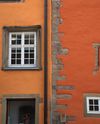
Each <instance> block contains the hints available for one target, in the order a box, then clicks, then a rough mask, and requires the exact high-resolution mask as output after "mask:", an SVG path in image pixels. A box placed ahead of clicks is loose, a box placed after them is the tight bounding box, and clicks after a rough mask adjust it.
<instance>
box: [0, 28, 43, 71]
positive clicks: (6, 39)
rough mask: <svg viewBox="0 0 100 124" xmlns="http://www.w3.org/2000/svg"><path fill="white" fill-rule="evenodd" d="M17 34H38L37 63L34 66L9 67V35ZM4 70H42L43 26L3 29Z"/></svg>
mask: <svg viewBox="0 0 100 124" xmlns="http://www.w3.org/2000/svg"><path fill="white" fill-rule="evenodd" d="M13 32H14V33H17V32H22V33H23V32H36V39H37V41H36V62H35V65H33V66H27V67H25V66H19V67H16V66H9V62H8V61H9V41H10V40H9V34H10V33H13ZM2 53H3V54H2V58H3V61H2V69H3V70H28V69H29V70H39V69H41V26H30V27H4V28H3V52H2Z"/></svg>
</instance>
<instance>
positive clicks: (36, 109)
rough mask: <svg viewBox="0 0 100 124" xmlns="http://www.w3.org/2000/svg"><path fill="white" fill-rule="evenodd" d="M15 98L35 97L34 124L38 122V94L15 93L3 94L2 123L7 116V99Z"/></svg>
mask: <svg viewBox="0 0 100 124" xmlns="http://www.w3.org/2000/svg"><path fill="white" fill-rule="evenodd" d="M9 99H10V100H11V99H12V100H17V99H21V100H23V99H35V124H38V123H39V104H40V96H39V95H38V94H29V95H28V94H27V95H26V94H19V95H18V94H17V95H4V96H3V100H2V106H3V108H2V111H3V112H2V124H6V118H7V114H6V113H7V100H9Z"/></svg>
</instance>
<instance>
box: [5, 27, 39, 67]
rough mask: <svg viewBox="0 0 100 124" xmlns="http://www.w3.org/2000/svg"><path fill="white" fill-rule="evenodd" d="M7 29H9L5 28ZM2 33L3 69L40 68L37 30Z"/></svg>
mask: <svg viewBox="0 0 100 124" xmlns="http://www.w3.org/2000/svg"><path fill="white" fill-rule="evenodd" d="M7 29H9V28H7ZM12 29H13V28H11V30H5V31H4V39H5V40H4V41H3V68H4V69H39V68H40V57H41V56H40V53H41V52H40V30H39V29H38V28H28V30H27V28H25V29H24V30H23V28H18V29H17V31H16V30H15V29H16V28H15V29H13V30H12Z"/></svg>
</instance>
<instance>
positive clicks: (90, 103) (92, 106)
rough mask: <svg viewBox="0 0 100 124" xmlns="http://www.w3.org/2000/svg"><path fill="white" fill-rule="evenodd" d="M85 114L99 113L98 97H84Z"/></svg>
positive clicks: (99, 98)
mask: <svg viewBox="0 0 100 124" xmlns="http://www.w3.org/2000/svg"><path fill="white" fill-rule="evenodd" d="M86 107H87V114H100V97H86Z"/></svg>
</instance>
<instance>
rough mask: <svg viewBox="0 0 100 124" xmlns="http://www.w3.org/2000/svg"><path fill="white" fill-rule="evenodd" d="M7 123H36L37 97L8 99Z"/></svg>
mask: <svg viewBox="0 0 100 124" xmlns="http://www.w3.org/2000/svg"><path fill="white" fill-rule="evenodd" d="M6 122H7V123H6V124H35V99H22V100H21V99H11V100H10V99H8V100H7V121H6Z"/></svg>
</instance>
